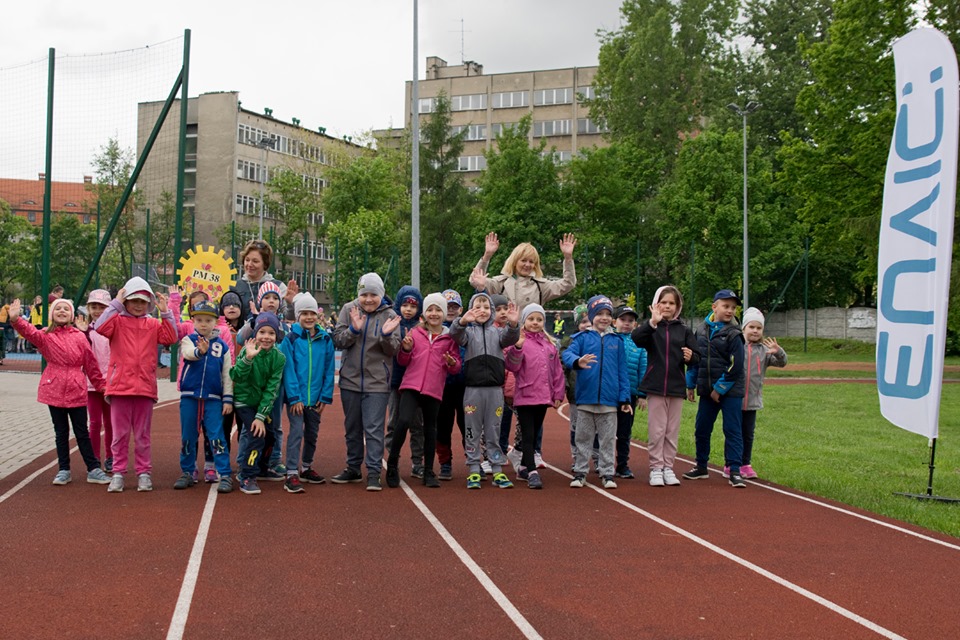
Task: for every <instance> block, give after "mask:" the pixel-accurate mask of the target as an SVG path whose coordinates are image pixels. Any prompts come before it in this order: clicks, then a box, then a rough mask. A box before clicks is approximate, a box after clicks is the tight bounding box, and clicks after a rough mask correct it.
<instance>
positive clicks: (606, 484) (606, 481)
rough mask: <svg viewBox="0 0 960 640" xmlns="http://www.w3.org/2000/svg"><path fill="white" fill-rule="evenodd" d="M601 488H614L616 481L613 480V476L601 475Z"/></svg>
mask: <svg viewBox="0 0 960 640" xmlns="http://www.w3.org/2000/svg"><path fill="white" fill-rule="evenodd" d="M603 488H604V489H616V488H617V483H616V482H614V481H613V476H604V477H603Z"/></svg>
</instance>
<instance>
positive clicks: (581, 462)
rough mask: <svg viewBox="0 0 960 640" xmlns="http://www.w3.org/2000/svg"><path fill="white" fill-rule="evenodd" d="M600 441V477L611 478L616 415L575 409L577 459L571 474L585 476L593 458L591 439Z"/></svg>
mask: <svg viewBox="0 0 960 640" xmlns="http://www.w3.org/2000/svg"><path fill="white" fill-rule="evenodd" d="M594 436H596V437H598V438H599V439H600V476H601V477H607V476H613V461H614V448H615V446H616V442H617V414H616V412H615V411H612V412H610V413H593V412H591V411H586V410H584V408H583V406H582V405H581V406H579V407H577V458H576V460H575V461H574V465H573V472H574V473H575V474H576V475H587V472H588V471H590V458H591V457H592V456H593V438H594Z"/></svg>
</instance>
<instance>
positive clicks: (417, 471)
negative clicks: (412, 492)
mask: <svg viewBox="0 0 960 640" xmlns="http://www.w3.org/2000/svg"><path fill="white" fill-rule="evenodd" d="M410 477H411V478H419V479H420V480H423V465H422V464H415V465H413V468H412V469H410Z"/></svg>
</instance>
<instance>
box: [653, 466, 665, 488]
mask: <svg viewBox="0 0 960 640" xmlns="http://www.w3.org/2000/svg"><path fill="white" fill-rule="evenodd" d="M664 481H665V478H664V470H663V469H651V470H650V486H651V487H662V486H663V485H664Z"/></svg>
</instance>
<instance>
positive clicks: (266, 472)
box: [257, 467, 287, 482]
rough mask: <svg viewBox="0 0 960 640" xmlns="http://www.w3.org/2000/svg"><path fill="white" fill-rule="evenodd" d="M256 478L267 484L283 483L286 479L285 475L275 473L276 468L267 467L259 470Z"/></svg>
mask: <svg viewBox="0 0 960 640" xmlns="http://www.w3.org/2000/svg"><path fill="white" fill-rule="evenodd" d="M257 477H258V478H260V479H261V480H266V481H268V482H283V481H284V480H286V479H287V474H286V473H280V472H279V471H277V468H276V467H273V468H270V467H267V468H266V469H261V470H260V471H259V472H257Z"/></svg>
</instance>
